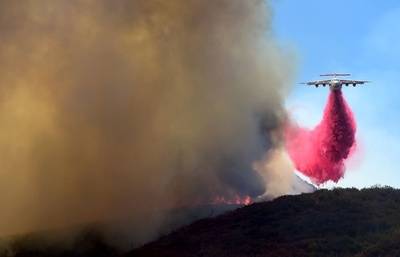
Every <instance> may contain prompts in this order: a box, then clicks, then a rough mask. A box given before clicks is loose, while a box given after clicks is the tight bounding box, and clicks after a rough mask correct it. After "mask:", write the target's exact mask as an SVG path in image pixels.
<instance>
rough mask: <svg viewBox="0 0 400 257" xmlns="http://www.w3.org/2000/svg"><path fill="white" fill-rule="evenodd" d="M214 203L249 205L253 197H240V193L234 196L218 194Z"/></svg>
mask: <svg viewBox="0 0 400 257" xmlns="http://www.w3.org/2000/svg"><path fill="white" fill-rule="evenodd" d="M212 203H213V204H218V203H226V204H243V205H249V204H250V203H251V197H250V196H248V195H247V196H246V197H240V196H238V195H235V196H234V197H233V198H225V197H223V196H217V197H215V198H214V200H213V201H212Z"/></svg>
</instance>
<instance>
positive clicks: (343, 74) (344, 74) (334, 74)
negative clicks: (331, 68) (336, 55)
mask: <svg viewBox="0 0 400 257" xmlns="http://www.w3.org/2000/svg"><path fill="white" fill-rule="evenodd" d="M320 76H334V77H337V76H350V74H349V73H327V74H320Z"/></svg>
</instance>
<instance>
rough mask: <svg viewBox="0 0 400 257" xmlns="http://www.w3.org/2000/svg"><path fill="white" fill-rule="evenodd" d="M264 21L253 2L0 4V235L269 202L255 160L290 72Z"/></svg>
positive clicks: (276, 137) (268, 145) (260, 6)
mask: <svg viewBox="0 0 400 257" xmlns="http://www.w3.org/2000/svg"><path fill="white" fill-rule="evenodd" d="M270 19H271V10H270V7H269V6H268V4H267V3H266V2H265V1H259V0H254V1H243V0H209V1H205V0H168V1H165V0H151V1H150V0H133V1H131V0H119V1H109V0H80V1H74V0H73V1H70V0H58V1H54V0H41V1H36V0H27V1H13V0H4V1H1V2H0V34H1V40H0V49H1V50H0V67H1V68H0V99H1V101H0V152H1V154H0V166H1V167H0V205H1V211H0V232H1V233H2V234H10V233H16V232H23V231H27V230H34V229H38V228H47V227H56V226H63V225H67V224H73V223H80V222H87V221H92V220H101V219H113V218H118V217H120V216H124V215H127V216H132V215H135V214H137V213H145V212H148V211H154V210H159V209H165V208H171V207H174V206H183V205H187V204H191V203H200V202H206V201H209V200H210V199H213V198H214V197H216V196H219V197H225V198H229V197H231V195H232V194H236V195H238V196H240V197H242V196H250V197H252V198H254V197H256V196H259V195H262V194H265V191H266V190H268V189H267V188H266V184H267V182H266V181H265V179H267V178H270V179H272V178H271V177H274V175H273V174H275V173H274V172H275V171H273V170H266V171H265V172H270V174H267V175H266V174H260V172H259V171H257V170H253V168H252V163H253V162H254V161H256V160H258V159H260V158H263V159H265V158H266V160H267V161H268V160H269V159H271V158H272V157H273V156H274V154H269V153H270V152H271V151H272V150H274V151H275V149H279V148H280V147H281V140H280V138H281V133H280V132H279V131H280V128H281V124H282V123H283V120H284V116H285V112H284V109H283V106H282V102H283V96H284V95H285V94H286V91H287V90H288V89H289V84H291V83H290V82H291V81H290V80H289V79H288V78H290V77H292V67H293V65H292V61H291V56H290V55H288V54H287V53H285V52H282V50H281V49H280V47H279V46H278V45H277V44H275V42H274V41H273V39H272V37H273V35H272V33H271V24H270ZM260 170H263V169H260ZM279 178H280V177H279V176H278V177H276V178H275V180H274V181H276V183H278V184H277V185H278V187H279V183H280V181H281V179H279ZM283 178H284V177H282V179H283ZM284 179H287V178H284Z"/></svg>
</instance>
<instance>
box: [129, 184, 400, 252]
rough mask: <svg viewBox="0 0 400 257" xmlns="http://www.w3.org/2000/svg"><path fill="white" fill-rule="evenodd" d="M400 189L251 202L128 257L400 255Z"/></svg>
mask: <svg viewBox="0 0 400 257" xmlns="http://www.w3.org/2000/svg"><path fill="white" fill-rule="evenodd" d="M399 215H400V190H397V189H393V188H390V187H383V188H379V187H374V188H368V189H362V190H358V189H339V188H337V189H333V190H325V189H324V190H318V191H316V192H314V193H309V194H302V195H293V196H282V197H279V198H276V199H275V200H273V201H270V202H262V203H254V204H251V205H249V206H245V207H243V208H240V209H238V210H236V211H232V212H229V213H226V214H224V215H221V216H218V217H214V218H206V219H203V220H200V221H197V222H195V223H193V224H191V225H189V226H187V227H184V228H182V229H179V230H177V231H175V232H173V233H171V234H169V235H167V236H164V237H162V238H160V239H159V240H157V241H154V242H151V243H148V244H146V245H144V246H142V247H141V248H138V249H135V250H133V251H131V252H130V253H129V254H127V255H126V256H132V257H133V256H286V257H289V256H371V257H372V256H378V254H379V256H400V219H399V218H398V217H399Z"/></svg>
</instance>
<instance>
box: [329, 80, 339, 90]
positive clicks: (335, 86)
mask: <svg viewBox="0 0 400 257" xmlns="http://www.w3.org/2000/svg"><path fill="white" fill-rule="evenodd" d="M329 89H330V90H331V91H334V90H341V89H342V82H340V80H339V79H337V78H333V79H332V80H331V82H330V83H329Z"/></svg>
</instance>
